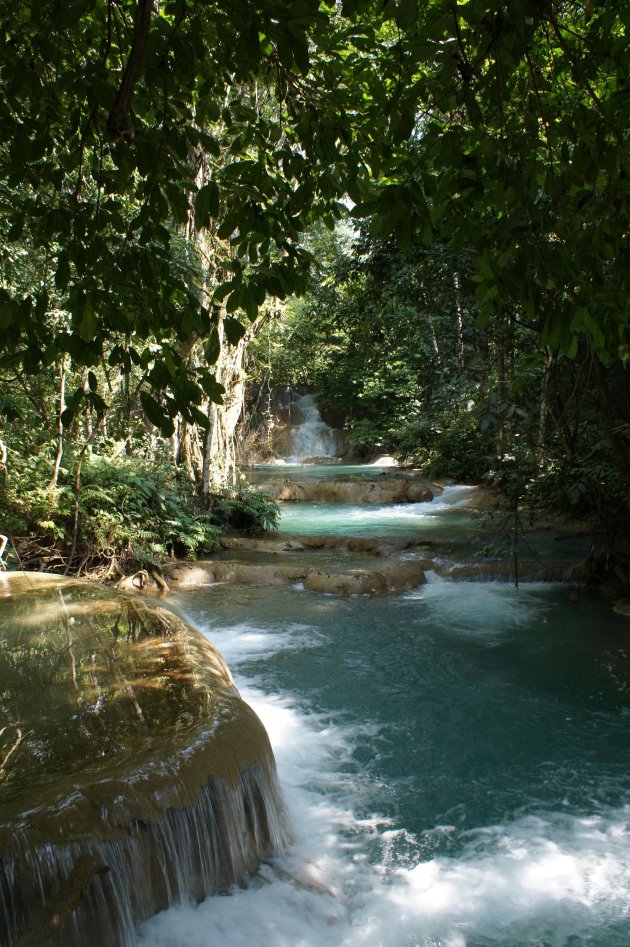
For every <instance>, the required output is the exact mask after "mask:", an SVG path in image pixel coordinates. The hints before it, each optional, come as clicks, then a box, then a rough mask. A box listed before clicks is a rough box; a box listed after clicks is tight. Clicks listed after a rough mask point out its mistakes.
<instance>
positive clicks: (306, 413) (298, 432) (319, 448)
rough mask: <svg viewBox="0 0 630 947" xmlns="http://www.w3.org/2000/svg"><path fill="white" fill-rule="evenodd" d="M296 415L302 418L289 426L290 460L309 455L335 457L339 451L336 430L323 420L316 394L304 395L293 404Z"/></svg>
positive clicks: (301, 458) (293, 460) (297, 461)
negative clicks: (296, 423)
mask: <svg viewBox="0 0 630 947" xmlns="http://www.w3.org/2000/svg"><path fill="white" fill-rule="evenodd" d="M293 413H294V417H296V416H297V418H301V421H300V423H299V424H298V425H297V426H291V427H290V428H289V443H288V448H289V450H290V454H289V456H288V457H287V458H286V460H288V461H289V462H293V463H299V462H300V461H303V460H304V459H305V458H307V457H333V456H334V455H335V454H336V452H337V444H336V438H335V431H334V430H333V428H331V427H329V426H328V425H327V424H326V422H325V421H324V420H323V418H322V416H321V414H320V411H319V408H318V407H317V401H316V399H315V395H310V394H309V395H302V396H301V397H300V398H298V400H297V401H296V402H295V404H294V406H293Z"/></svg>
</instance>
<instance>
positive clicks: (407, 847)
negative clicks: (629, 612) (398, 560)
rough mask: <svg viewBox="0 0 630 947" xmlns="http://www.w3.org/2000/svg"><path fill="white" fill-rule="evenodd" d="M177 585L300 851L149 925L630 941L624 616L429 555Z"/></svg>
mask: <svg viewBox="0 0 630 947" xmlns="http://www.w3.org/2000/svg"><path fill="white" fill-rule="evenodd" d="M179 602H180V605H181V606H182V607H183V608H184V610H185V611H186V612H187V613H188V614H189V615H191V616H192V618H193V619H194V620H195V621H196V622H197V623H199V624H200V625H201V626H202V627H203V628H204V629H205V630H206V631H207V633H208V634H209V635H210V637H211V639H212V641H213V642H214V643H215V644H217V645H218V647H219V648H220V649H221V650H222V652H223V653H224V655H225V656H226V657H227V659H228V662H229V663H230V666H231V667H232V669H233V671H235V673H236V677H237V683H238V684H239V687H240V688H241V690H242V691H243V692H244V694H245V696H246V697H247V699H248V700H250V701H251V702H253V703H254V705H255V707H256V709H257V711H258V712H259V713H260V714H261V716H262V718H263V721H264V722H265V723H266V725H267V728H268V730H269V732H270V736H271V739H272V744H273V745H274V747H275V751H276V756H277V759H278V763H279V767H280V774H281V778H282V780H283V784H284V786H285V790H286V792H287V795H288V798H289V802H290V805H291V807H292V810H293V813H294V820H295V821H296V824H297V831H298V842H297V846H296V848H297V854H296V853H293V854H291V853H290V854H289V856H287V858H288V859H289V861H288V862H287V863H282V860H281V862H280V866H279V867H278V866H276V867H275V868H273V869H272V868H271V867H270V868H268V869H265V870H264V871H263V874H262V876H261V877H260V878H259V879H258V881H255V882H254V883H253V885H252V887H251V888H250V889H249V890H248V891H246V892H239V893H238V894H237V895H235V896H234V897H233V898H229V899H223V901H222V902H221V903H217V902H216V901H212V902H209V903H208V904H207V905H203V906H201V907H200V908H198V909H192V908H190V909H184V910H182V911H180V912H168V913H167V914H166V915H164V916H163V917H161V918H159V919H157V920H156V921H155V922H154V924H153V926H152V927H151V929H150V937H149V939H148V940H147V941H146V943H147V944H148V943H155V944H158V945H165V944H171V945H174V944H184V943H186V944H192V945H195V944H198V945H199V947H202V945H206V944H207V945H210V944H212V943H216V942H217V938H219V940H220V942H221V943H223V944H227V945H229V947H240V945H243V947H245V944H247V943H251V942H252V941H251V939H252V938H255V937H256V936H258V937H259V938H260V937H262V942H264V943H266V944H270V945H273V947H284V945H287V947H288V945H290V944H300V945H301V947H307V945H309V947H310V945H312V947H338V945H363V944H369V945H383V947H402V945H412V944H417V945H422V947H587V945H588V947H627V945H628V943H630V916H629V913H628V890H630V846H629V845H628V842H629V841H630V777H629V776H628V773H629V772H630V729H629V727H628V722H629V715H630V686H629V685H630V670H629V665H628V653H629V650H628V649H629V648H630V625H628V623H627V621H626V620H624V619H622V618H620V617H617V616H615V615H614V614H613V613H612V612H611V611H610V609H609V608H608V607H607V606H605V605H603V604H602V603H600V602H598V601H592V600H589V599H583V600H581V601H579V602H577V603H572V602H571V601H570V600H569V595H568V590H567V588H566V587H564V586H557V585H551V584H533V585H529V586H522V587H521V589H520V590H519V591H516V590H515V589H514V588H512V587H511V586H510V585H508V584H499V583H495V582H487V583H473V584H469V583H453V582H450V581H447V580H444V579H437V578H431V577H430V581H429V583H428V584H427V585H425V586H422V587H420V588H419V589H418V590H417V591H415V592H411V593H407V594H404V595H397V596H389V597H387V598H381V599H366V598H362V597H358V598H350V599H343V598H332V597H327V596H317V595H314V594H311V593H306V592H300V591H297V590H293V589H288V590H276V589H274V590H265V591H264V592H263V591H261V590H260V589H258V590H255V589H247V588H244V587H241V588H238V589H235V588H230V589H227V588H212V589H208V590H203V591H197V592H190V593H187V594H186V595H182V596H180V597H179ZM291 859H293V861H291ZM296 859H297V860H298V862H299V863H300V865H302V866H303V865H304V863H306V864H307V866H308V871H309V872H310V874H309V875H308V877H312V876H313V873H315V875H316V877H317V878H318V879H319V881H318V884H319V883H321V884H322V885H324V886H325V887H326V888H328V889H329V890H330V893H329V894H325V893H323V892H322V891H319V890H318V889H316V890H313V889H312V888H309V887H308V886H306V888H305V886H304V884H303V883H296V882H295V881H294V880H293V881H292V880H290V878H289V879H288V878H287V874H286V873H285V872H288V873H289V875H290V872H291V871H294V870H295V860H296ZM300 870H302V869H300ZM304 870H306V869H304ZM257 932H258V933H257ZM261 932H262V933H261ZM248 938H249V941H248Z"/></svg>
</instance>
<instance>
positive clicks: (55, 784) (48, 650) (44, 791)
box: [0, 573, 289, 947]
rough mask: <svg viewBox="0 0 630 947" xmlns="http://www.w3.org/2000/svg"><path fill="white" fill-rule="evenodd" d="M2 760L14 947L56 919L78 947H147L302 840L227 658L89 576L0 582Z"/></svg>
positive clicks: (1, 863) (0, 802)
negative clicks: (161, 921)
mask: <svg viewBox="0 0 630 947" xmlns="http://www.w3.org/2000/svg"><path fill="white" fill-rule="evenodd" d="M0 766H1V769H0V943H2V944H3V945H4V944H7V945H9V944H13V943H14V941H16V939H17V938H19V937H20V935H21V939H20V940H19V941H18V943H22V942H23V943H25V944H26V943H30V942H31V941H30V940H28V937H29V936H31V933H32V932H34V935H35V936H37V931H38V929H39V928H41V929H42V930H44V929H45V930H46V932H47V933H46V936H48V935H49V928H50V929H51V930H53V931H55V930H56V926H57V927H58V930H56V932H55V933H53V936H52V938H51V940H50V943H52V944H59V945H61V944H63V945H64V947H70V945H74V944H86V943H89V944H90V945H95V947H101V945H103V947H105V945H107V947H109V945H118V944H126V943H132V942H133V939H134V930H135V927H136V925H137V923H138V922H139V921H141V920H143V919H145V918H147V917H149V916H151V915H152V914H154V913H156V912H157V911H159V910H161V909H162V908H164V907H166V906H168V905H169V904H173V903H177V902H178V901H181V900H185V899H187V898H191V897H192V898H196V899H200V898H203V897H204V896H206V895H207V894H210V893H214V892H218V891H224V890H227V889H229V887H230V886H232V885H234V884H239V883H242V881H243V880H244V878H245V877H246V875H247V873H248V872H251V871H253V870H254V869H255V868H256V865H257V864H258V862H259V861H260V859H261V858H263V857H265V856H267V855H269V854H270V853H272V852H273V851H277V850H279V849H280V848H282V847H283V846H284V845H286V843H287V841H288V839H289V830H288V826H287V823H286V819H285V817H284V814H283V809H282V804H281V800H280V795H279V791H278V787H277V779H276V773H275V764H274V760H273V754H272V751H271V747H270V745H269V740H268V737H267V734H266V732H265V730H264V727H263V726H262V724H261V723H260V721H259V720H258V718H257V717H256V715H255V714H254V712H253V711H252V710H251V708H250V707H249V706H248V705H247V704H246V703H244V702H243V701H242V700H241V698H240V697H239V695H238V692H237V691H236V688H235V687H234V682H233V680H232V677H231V675H230V672H229V670H228V668H227V666H226V664H225V662H224V660H223V658H222V657H221V655H220V654H219V653H218V651H216V649H214V648H213V647H212V645H211V644H210V643H209V642H208V641H207V640H206V638H205V637H204V636H203V635H202V634H201V633H200V632H198V631H196V630H195V629H194V628H192V627H190V626H189V625H188V624H187V623H186V622H185V621H184V620H183V619H182V618H180V617H179V616H178V615H176V614H175V613H174V612H172V611H170V610H168V609H166V608H163V607H159V606H156V605H155V604H152V603H147V602H145V601H142V600H138V599H137V598H136V597H134V596H129V595H124V594H122V593H117V592H113V591H110V590H108V589H105V588H103V587H99V586H95V585H92V584H90V583H87V582H81V581H73V580H67V579H61V578H58V577H53V576H43V575H40V574H25V573H16V574H6V575H3V576H0ZM77 866H78V868H77ZM77 872H78V875H77ZM77 877H78V880H77ZM77 885H78V887H79V889H80V890H79V891H78V892H77V891H76V890H73V889H76V888H77ZM74 902H76V904H75V903H74ZM59 904H61V908H59ZM64 910H65V911H66V914H67V917H64V916H62V915H63V912H64ZM55 918H56V920H55ZM46 925H48V927H46ZM51 925H52V927H51ZM32 942H36V941H35V940H33V941H32Z"/></svg>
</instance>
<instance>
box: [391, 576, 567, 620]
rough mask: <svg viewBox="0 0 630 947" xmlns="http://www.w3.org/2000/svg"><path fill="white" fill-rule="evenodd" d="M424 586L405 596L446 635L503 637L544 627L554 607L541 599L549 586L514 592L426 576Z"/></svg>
mask: <svg viewBox="0 0 630 947" xmlns="http://www.w3.org/2000/svg"><path fill="white" fill-rule="evenodd" d="M425 577H426V580H427V581H426V584H424V585H421V586H419V587H418V588H416V589H413V591H411V592H408V593H407V594H406V596H405V598H406V599H407V601H414V602H421V603H422V607H423V608H425V609H427V611H428V612H429V613H430V614H431V615H432V616H433V618H434V620H435V621H436V622H438V623H439V624H440V625H441V626H442V627H443V628H444V629H445V630H447V631H456V632H461V633H464V634H466V635H491V636H496V635H497V634H499V635H501V634H505V633H506V632H509V631H510V630H512V629H514V628H523V629H525V628H526V627H527V626H529V627H530V628H531V627H533V623H532V618H534V617H535V618H536V620H537V622H538V623H539V624H540V623H542V624H544V623H545V622H546V621H547V620H548V615H549V614H550V613H551V612H552V611H553V609H554V608H555V607H556V606H555V605H554V604H553V603H551V602H550V601H548V600H547V599H545V598H544V597H542V596H541V595H540V592H541V591H545V590H546V589H549V588H552V584H551V583H545V582H529V583H527V585H526V586H520V587H519V588H518V589H516V588H515V587H514V586H513V585H512V584H511V583H509V582H496V581H493V582H456V581H453V580H452V579H448V578H443V577H440V576H437V575H436V574H435V573H434V572H427V573H426V576H425Z"/></svg>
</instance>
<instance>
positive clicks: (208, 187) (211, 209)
mask: <svg viewBox="0 0 630 947" xmlns="http://www.w3.org/2000/svg"><path fill="white" fill-rule="evenodd" d="M218 215H219V188H218V185H217V184H216V182H215V181H208V183H207V184H204V186H203V187H202V188H201V189H200V190H199V191H198V192H197V196H196V197H195V227H196V228H197V230H204V229H207V228H208V227H209V226H210V221H211V219H212V218H213V217H218Z"/></svg>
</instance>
